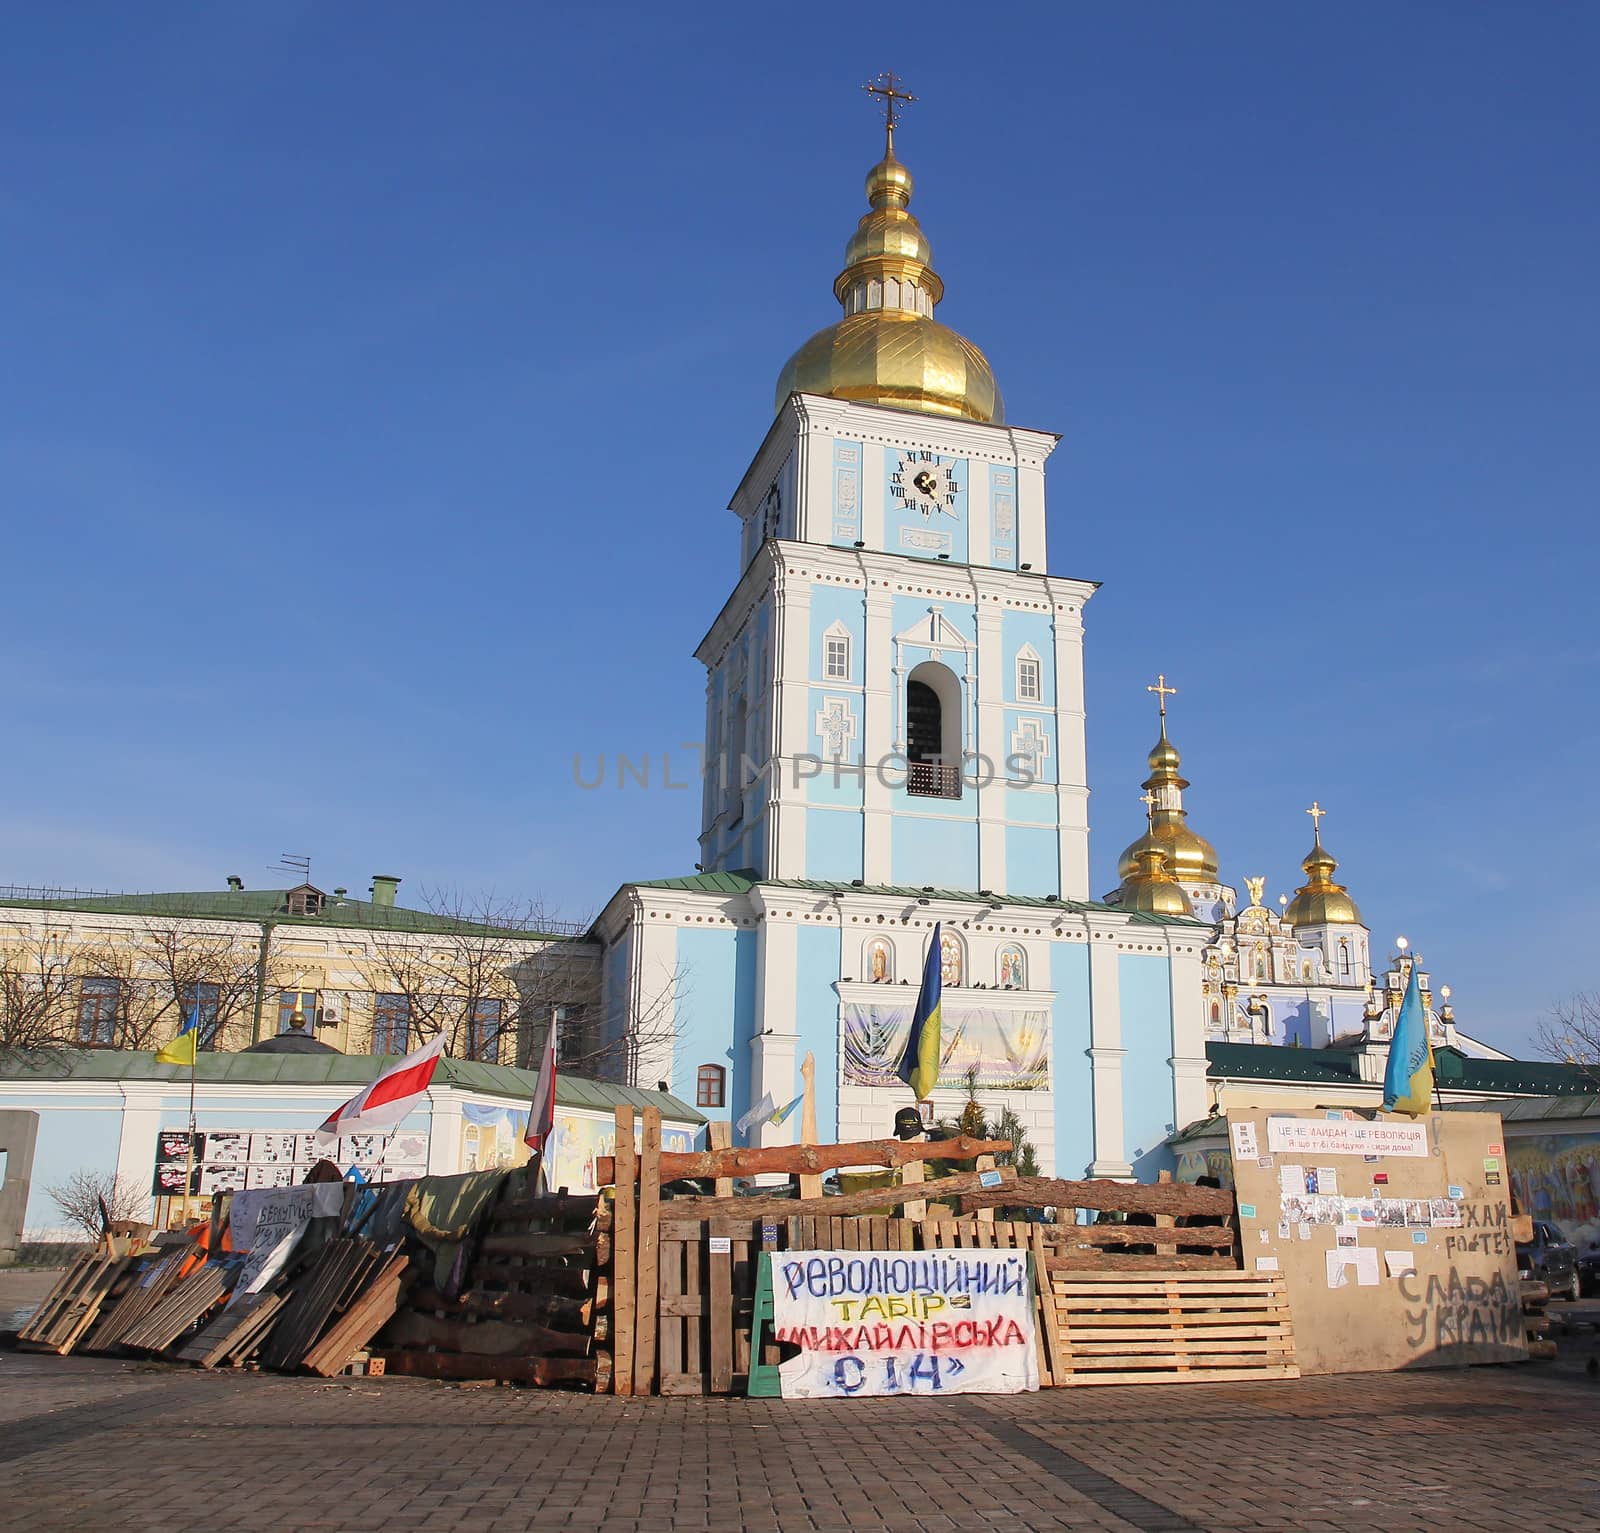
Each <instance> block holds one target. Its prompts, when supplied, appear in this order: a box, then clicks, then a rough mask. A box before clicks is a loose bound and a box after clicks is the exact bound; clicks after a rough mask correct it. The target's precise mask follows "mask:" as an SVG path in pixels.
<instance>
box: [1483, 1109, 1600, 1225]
mask: <svg viewBox="0 0 1600 1533" xmlns="http://www.w3.org/2000/svg"><path fill="white" fill-rule="evenodd" d="M1505 1145H1506V1161H1507V1168H1508V1169H1509V1171H1510V1173H1511V1188H1512V1191H1513V1192H1514V1193H1515V1195H1516V1199H1517V1206H1518V1207H1519V1208H1520V1209H1521V1211H1522V1212H1523V1213H1525V1214H1532V1215H1533V1217H1534V1218H1535V1219H1547V1220H1549V1221H1550V1222H1551V1223H1552V1224H1559V1225H1560V1226H1561V1228H1562V1230H1563V1231H1564V1232H1565V1234H1566V1236H1567V1238H1568V1239H1569V1240H1571V1241H1572V1242H1573V1244H1574V1245H1576V1246H1577V1247H1578V1249H1579V1250H1583V1249H1585V1248H1586V1247H1587V1246H1589V1245H1591V1244H1593V1243H1594V1242H1595V1241H1597V1240H1600V1134H1534V1135H1528V1136H1527V1137H1519V1138H1517V1139H1511V1138H1509V1137H1508V1138H1507V1139H1506V1142H1505Z"/></svg>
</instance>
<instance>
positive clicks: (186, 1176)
mask: <svg viewBox="0 0 1600 1533" xmlns="http://www.w3.org/2000/svg"><path fill="white" fill-rule="evenodd" d="M199 1033H200V1029H199V1026H198V1025H196V1027H195V1036H194V1037H193V1038H191V1039H190V1040H189V1133H188V1140H189V1153H188V1155H187V1156H185V1158H184V1167H183V1214H182V1216H181V1217H182V1223H183V1227H184V1229H188V1227H189V1189H190V1187H191V1186H192V1185H193V1183H194V1071H195V1062H196V1060H197V1059H198V1058H199V1054H200V1037H199Z"/></svg>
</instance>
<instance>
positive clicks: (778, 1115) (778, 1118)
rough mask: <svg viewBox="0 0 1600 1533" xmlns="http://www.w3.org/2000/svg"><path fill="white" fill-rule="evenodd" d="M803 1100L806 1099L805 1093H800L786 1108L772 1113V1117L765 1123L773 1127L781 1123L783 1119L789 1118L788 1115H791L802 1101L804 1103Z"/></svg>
mask: <svg viewBox="0 0 1600 1533" xmlns="http://www.w3.org/2000/svg"><path fill="white" fill-rule="evenodd" d="M805 1099H806V1094H805V1092H803V1091H802V1092H801V1093H800V1095H799V1096H797V1097H796V1098H795V1099H794V1101H792V1102H791V1103H789V1105H788V1106H787V1107H780V1108H779V1109H778V1110H777V1112H775V1113H773V1115H772V1116H771V1117H770V1118H768V1119H767V1122H768V1123H771V1124H774V1125H776V1124H779V1123H782V1122H783V1120H784V1119H785V1118H787V1117H788V1116H789V1114H790V1113H792V1112H793V1111H794V1110H795V1108H797V1107H798V1106H799V1105H800V1104H801V1103H802V1102H803V1101H805Z"/></svg>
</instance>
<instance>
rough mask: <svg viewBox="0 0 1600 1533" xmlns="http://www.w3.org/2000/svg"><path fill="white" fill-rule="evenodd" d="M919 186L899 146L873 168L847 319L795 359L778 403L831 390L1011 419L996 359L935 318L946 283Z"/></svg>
mask: <svg viewBox="0 0 1600 1533" xmlns="http://www.w3.org/2000/svg"><path fill="white" fill-rule="evenodd" d="M911 186H912V183H911V172H910V171H909V170H907V169H906V167H905V166H904V165H902V164H901V163H900V161H899V160H897V159H896V158H895V157H894V151H893V149H891V150H890V151H889V152H888V153H887V154H886V155H885V156H884V157H883V159H881V160H880V161H879V162H878V163H877V164H876V165H874V166H873V167H872V169H871V170H870V171H868V172H867V201H868V203H869V204H870V205H871V211H870V212H868V213H866V214H864V215H863V216H862V219H861V222H860V224H859V225H858V226H857V228H856V232H855V233H854V234H853V235H852V236H851V238H850V243H849V244H848V245H847V246H846V247H845V257H844V258H845V267H844V270H843V271H842V272H840V273H839V275H838V276H837V277H836V278H835V279H834V284H833V292H834V296H835V297H836V298H837V299H838V300H839V303H840V305H841V307H842V308H843V309H844V315H845V317H844V318H843V319H842V320H840V321H839V322H838V323H837V324H833V325H829V326H828V328H827V329H825V330H819V331H818V332H817V333H816V334H815V335H814V336H812V337H811V339H810V340H809V341H807V342H806V343H805V345H804V346H802V347H801V348H800V349H799V350H798V351H797V352H795V354H794V355H793V356H792V357H790V358H789V360H788V362H787V363H786V364H785V365H784V369H783V371H782V372H781V373H780V374H779V375H778V388H777V399H776V403H775V406H774V408H776V409H780V410H781V409H782V408H783V404H784V401H785V400H786V399H788V397H789V396H790V395H791V394H825V395H830V396H831V397H833V398H835V399H851V400H855V401H857V402H859V403H862V404H877V405H893V406H895V407H897V408H899V409H902V410H919V411H921V412H922V413H924V414H926V415H946V416H954V417H957V418H959V419H962V420H972V421H981V422H985V423H992V424H996V425H998V424H1000V423H1001V422H1003V421H1004V420H1005V406H1004V404H1003V402H1002V400H1001V398H1000V387H999V385H998V384H997V383H996V382H995V377H994V370H993V369H992V368H991V367H990V366H989V361H988V358H986V357H985V356H984V354H983V353H982V352H981V351H979V350H978V348H977V347H976V346H974V345H973V344H972V342H971V341H969V340H967V339H966V337H965V336H961V335H957V334H956V332H955V331H954V330H952V329H950V328H949V326H947V325H941V324H940V323H939V322H938V321H937V320H936V319H935V318H934V317H933V311H934V306H935V305H936V304H937V303H938V302H939V301H940V299H942V298H943V297H944V283H943V282H942V281H941V280H940V279H939V275H938V273H937V272H935V271H934V269H933V265H932V262H933V250H932V247H931V246H930V245H929V243H928V237H927V235H925V234H924V233H923V232H922V226H921V224H919V223H918V222H917V220H916V219H915V218H914V217H913V216H912V215H911V214H910V213H908V212H907V211H906V205H907V204H908V203H909V202H910V201H911Z"/></svg>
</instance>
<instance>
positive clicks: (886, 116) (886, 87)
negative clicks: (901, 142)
mask: <svg viewBox="0 0 1600 1533" xmlns="http://www.w3.org/2000/svg"><path fill="white" fill-rule="evenodd" d="M905 83H906V82H905V81H904V80H902V79H901V78H900V77H899V76H898V75H897V74H896V73H895V72H894V71H893V70H892V69H886V70H884V72H883V73H882V74H880V75H876V76H874V77H873V78H872V79H870V80H868V81H867V83H866V84H865V85H863V86H862V87H861V88H862V90H864V91H865V92H866V93H867V94H868V95H869V96H876V97H878V98H879V99H880V100H881V101H882V102H883V126H884V130H885V134H886V142H887V144H888V148H887V149H886V150H885V151H884V154H885V157H886V158H891V157H893V155H894V130H895V124H896V123H898V122H899V121H900V114H901V113H902V112H903V111H905V109H906V106H907V105H908V104H909V103H911V102H913V101H915V100H916V99H917V98H916V97H915V96H913V95H912V94H911V92H910V91H908V90H906V89H905Z"/></svg>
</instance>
